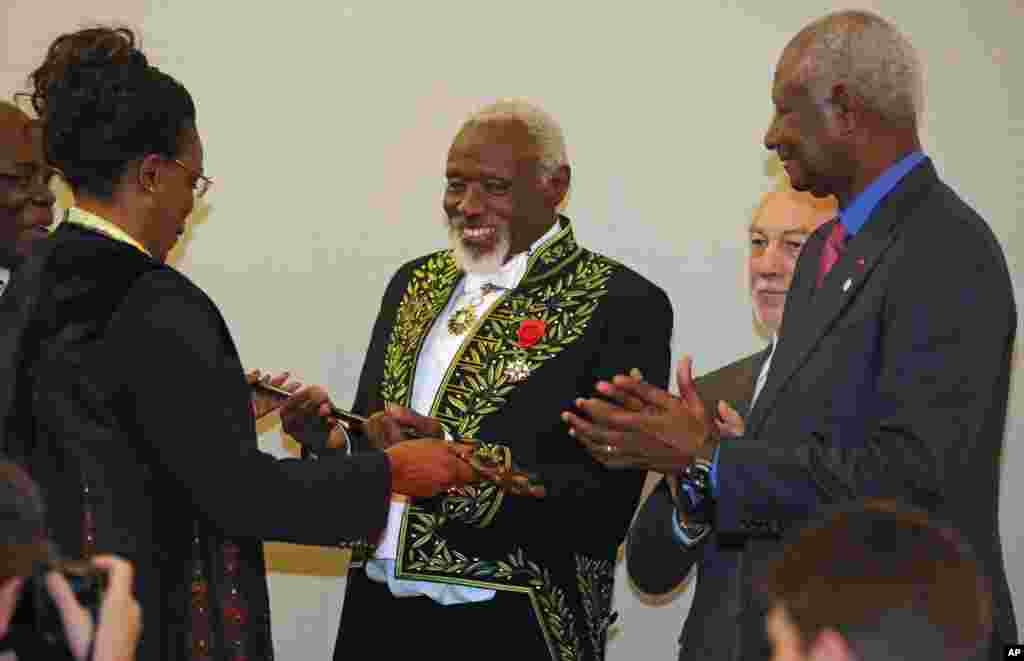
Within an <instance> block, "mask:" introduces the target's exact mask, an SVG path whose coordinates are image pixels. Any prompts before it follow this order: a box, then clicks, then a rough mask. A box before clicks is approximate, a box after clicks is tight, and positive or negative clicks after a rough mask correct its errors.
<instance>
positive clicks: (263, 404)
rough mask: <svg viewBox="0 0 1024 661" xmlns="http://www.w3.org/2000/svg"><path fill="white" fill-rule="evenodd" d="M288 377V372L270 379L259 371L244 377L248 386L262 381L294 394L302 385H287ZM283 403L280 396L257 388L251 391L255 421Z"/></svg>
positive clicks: (294, 383) (283, 400)
mask: <svg viewBox="0 0 1024 661" xmlns="http://www.w3.org/2000/svg"><path fill="white" fill-rule="evenodd" d="M289 376H291V373H290V372H281V373H280V374H278V375H277V376H275V377H271V376H270V375H269V374H261V373H260V371H259V370H252V371H250V372H249V373H247V374H246V375H245V381H246V383H248V384H249V385H250V386H252V385H254V384H256V383H257V382H259V381H263V382H264V383H269V384H270V385H272V386H277V387H278V388H284V389H285V390H287V391H288V392H295V391H296V390H298V389H299V388H301V387H302V384H301V383H299V382H298V381H292V382H290V383H288V377H289ZM284 402H285V398H284V397H282V396H280V395H277V394H275V393H272V392H268V391H266V390H261V389H259V388H253V389H252V410H253V416H254V417H255V418H256V419H257V420H259V419H260V418H262V417H263V416H265V415H268V414H270V413H273V412H274V411H276V410H277V409H279V408H281V406H282V405H283V404H284Z"/></svg>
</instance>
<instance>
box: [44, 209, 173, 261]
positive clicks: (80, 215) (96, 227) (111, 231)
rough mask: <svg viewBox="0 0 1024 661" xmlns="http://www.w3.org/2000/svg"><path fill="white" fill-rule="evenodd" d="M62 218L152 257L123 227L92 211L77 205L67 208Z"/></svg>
mask: <svg viewBox="0 0 1024 661" xmlns="http://www.w3.org/2000/svg"><path fill="white" fill-rule="evenodd" d="M64 220H65V221H66V222H69V223H71V224H73V225H79V226H81V227H86V228H88V229H91V230H93V231H94V232H99V233H100V234H103V235H104V236H107V237H109V238H111V239H113V240H115V241H120V242H121V243H127V244H128V245H130V246H132V247H133V248H136V249H138V250H140V251H141V252H143V253H144V254H145V255H146V256H147V257H150V258H152V257H153V255H151V254H150V253H149V251H148V250H146V249H145V248H143V247H142V244H141V243H139V242H138V241H137V240H136V239H135V238H134V237H132V236H131V235H130V234H128V232H125V231H124V230H123V229H121V228H120V227H118V226H117V225H115V224H114V223H112V222H110V221H109V220H107V219H106V218H102V217H100V216H97V215H96V214H94V213H89V212H88V211H85V210H84V209H80V208H78V207H71V208H70V209H68V211H67V214H66V215H65V216H64Z"/></svg>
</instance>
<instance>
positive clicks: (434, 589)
mask: <svg viewBox="0 0 1024 661" xmlns="http://www.w3.org/2000/svg"><path fill="white" fill-rule="evenodd" d="M446 177H447V186H446V189H445V193H444V210H445V213H446V220H445V222H446V224H447V229H448V233H449V237H450V240H451V249H450V250H445V251H442V252H437V253H433V254H430V255H427V256H425V257H422V258H420V259H417V260H414V261H413V262H410V263H408V264H406V265H405V266H403V267H402V268H401V269H399V271H398V272H397V273H396V275H395V276H394V277H393V279H392V280H391V282H390V284H389V285H388V287H387V291H386V292H385V294H384V299H383V302H382V304H381V311H380V315H379V316H378V318H377V321H376V324H375V326H374V329H373V334H372V338H371V342H370V349H369V353H368V355H367V358H366V363H365V365H364V366H363V371H362V374H361V376H360V381H359V389H358V395H357V397H356V402H355V406H354V408H355V410H356V411H357V412H361V413H366V414H374V415H373V417H372V418H371V423H370V425H369V434H368V435H367V436H368V438H366V439H363V442H364V443H367V444H376V445H386V444H387V443H389V442H391V441H392V440H395V439H397V438H400V437H401V436H400V434H399V433H398V432H397V427H398V424H399V423H401V424H404V425H411V426H414V427H417V428H418V429H420V430H421V431H432V432H433V433H439V432H440V431H442V430H443V432H444V433H446V434H447V435H449V436H452V437H461V438H464V439H476V440H478V441H479V443H480V444H481V445H482V449H483V450H484V451H486V452H487V453H488V454H489V455H490V456H491V457H492V458H493V459H496V460H500V461H503V462H504V463H505V465H508V466H517V467H519V468H521V469H523V470H526V471H529V472H531V473H533V474H535V475H536V476H537V477H538V479H539V482H540V483H541V484H542V485H543V494H544V495H543V497H536V496H528V495H518V494H516V493H512V492H509V491H508V490H505V489H502V488H500V487H498V486H497V485H495V484H494V483H486V482H485V483H484V484H483V485H482V486H479V487H472V488H460V489H455V490H451V491H450V492H449V493H447V494H442V495H441V496H440V497H436V498H433V499H420V500H412V501H408V502H401V501H400V499H397V498H396V499H395V500H393V502H392V509H391V515H390V517H389V522H388V527H387V530H386V531H385V533H384V534H383V535H382V537H381V539H380V540H379V543H378V544H377V546H376V548H375V549H369V550H368V551H367V553H368V556H369V557H368V561H367V563H366V567H365V570H364V569H361V568H360V569H354V570H352V571H351V572H350V573H349V579H348V588H347V590H348V592H347V594H346V597H345V604H344V610H343V612H342V618H341V627H340V631H339V636H338V643H337V646H336V649H335V658H336V659H347V658H352V657H353V656H357V655H360V654H363V653H364V650H365V649H377V650H380V651H381V653H385V654H386V655H388V656H389V657H393V658H411V657H412V656H413V655H415V654H423V653H426V654H428V655H430V656H438V655H440V656H443V657H444V658H446V659H449V660H453V659H454V660H457V659H475V658H478V657H479V656H480V655H481V654H488V653H490V651H491V650H490V648H492V647H493V646H495V645H498V646H500V647H501V652H502V656H505V657H508V658H523V659H540V658H550V659H553V660H554V659H601V658H603V656H604V647H605V641H606V632H607V627H608V625H609V623H610V622H611V621H612V619H613V617H614V616H613V615H612V613H611V610H610V607H611V603H610V601H611V595H612V581H613V567H614V562H615V554H616V548H617V547H618V545H619V543H620V542H621V540H622V538H623V537H624V535H625V532H626V530H627V527H628V524H629V520H630V517H631V515H632V513H633V510H634V508H635V506H636V503H637V499H638V497H639V493H640V488H641V486H642V481H643V473H642V472H639V471H609V470H608V469H606V468H605V467H604V466H601V465H600V464H599V463H598V462H595V461H594V460H593V459H592V458H591V457H589V456H588V455H587V453H586V452H584V451H583V450H582V449H580V448H578V447H575V446H574V444H572V443H568V442H567V441H568V440H569V439H568V437H567V436H566V430H565V428H564V426H563V425H562V424H561V421H560V420H559V414H560V412H561V410H562V409H563V408H564V407H565V406H568V405H571V401H572V397H573V396H574V393H575V392H578V391H579V389H580V388H584V389H590V388H593V387H594V384H595V383H596V382H597V380H599V379H601V378H610V377H611V376H612V375H613V374H615V373H618V372H620V371H623V370H626V371H629V370H630V369H632V368H638V369H640V370H642V371H643V373H644V374H645V375H647V376H648V378H649V379H650V380H651V382H653V383H656V384H660V385H662V386H664V385H665V384H666V383H667V378H668V363H669V360H670V350H669V338H670V334H671V329H672V311H671V306H670V304H669V301H668V298H667V296H666V295H665V293H664V292H663V291H662V290H661V289H660V288H658V287H656V286H655V285H653V284H651V283H650V282H648V281H647V280H645V279H644V278H642V277H641V276H639V275H638V274H636V273H634V272H633V271H631V270H629V269H627V268H625V267H624V266H622V265H621V264H619V263H617V262H615V261H613V260H611V259H609V258H607V257H604V256H601V255H598V254H595V253H592V252H590V251H588V250H586V249H584V248H582V247H581V246H580V245H579V244H577V243H576V239H575V237H574V235H573V229H572V226H571V225H570V223H569V220H568V218H565V217H564V216H560V215H558V213H557V208H558V205H559V204H560V203H561V202H562V200H563V198H564V196H565V194H566V191H567V190H568V186H569V178H570V169H569V163H568V160H567V158H566V154H565V145H564V139H563V137H562V134H561V130H560V129H559V128H558V126H557V124H556V123H555V122H554V120H552V119H551V118H550V117H549V116H548V115H547V114H546V113H544V112H543V111H541V110H540V109H538V108H536V107H534V106H531V105H529V104H527V103H525V102H521V101H499V102H497V103H495V104H492V105H490V106H488V107H486V108H484V109H482V110H480V111H478V112H477V113H475V114H474V115H473V116H472V117H471V118H470V119H469V120H468V121H467V122H466V123H465V124H464V125H463V126H462V128H461V130H460V131H459V133H458V135H457V136H456V138H455V140H454V143H453V144H452V147H451V150H450V151H449V153H448V161H447V172H446ZM385 407H387V410H386V411H385ZM426 416H429V417H426ZM357 443H358V440H354V441H353V445H356V444H357ZM399 597H408V598H399ZM385 620H386V621H388V622H389V623H390V624H389V627H390V628H391V630H392V631H393V632H394V634H395V635H392V636H390V637H388V639H387V640H386V641H382V640H381V638H380V635H379V633H378V632H379V630H380V626H381V622H382V621H385ZM441 645H443V647H441Z"/></svg>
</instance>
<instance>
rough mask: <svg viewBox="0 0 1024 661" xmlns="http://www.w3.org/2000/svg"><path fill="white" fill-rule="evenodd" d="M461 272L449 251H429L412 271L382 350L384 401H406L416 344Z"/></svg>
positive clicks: (437, 312) (445, 299) (382, 392)
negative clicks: (389, 336)
mask: <svg viewBox="0 0 1024 661" xmlns="http://www.w3.org/2000/svg"><path fill="white" fill-rule="evenodd" d="M461 276H462V272H461V271H459V269H458V267H457V266H456V265H455V260H454V259H452V256H451V253H450V252H439V253H435V254H434V255H431V256H430V257H429V258H428V259H427V260H426V261H425V262H424V263H423V264H422V265H421V266H420V267H418V268H416V269H415V270H414V271H413V273H412V277H411V278H410V279H409V284H408V286H407V287H406V290H405V294H404V295H403V296H402V301H401V303H399V305H398V313H397V314H396V316H395V325H394V327H393V328H392V330H391V338H390V340H389V341H388V345H387V347H386V348H385V350H384V378H383V381H382V382H381V386H380V394H381V397H382V398H384V400H385V401H388V402H394V403H396V404H408V399H409V397H410V396H411V395H412V392H411V390H410V389H409V386H410V384H411V383H412V375H413V370H414V368H415V366H416V357H417V355H418V354H419V348H420V345H421V344H422V343H423V340H424V338H425V337H426V335H427V332H428V331H429V330H430V326H431V324H432V323H433V321H434V319H435V318H436V317H437V315H438V314H440V312H441V310H442V309H444V306H445V304H446V303H447V302H448V298H449V297H450V296H451V294H452V290H453V289H454V288H455V283H456V282H458V280H459V278H460V277H461Z"/></svg>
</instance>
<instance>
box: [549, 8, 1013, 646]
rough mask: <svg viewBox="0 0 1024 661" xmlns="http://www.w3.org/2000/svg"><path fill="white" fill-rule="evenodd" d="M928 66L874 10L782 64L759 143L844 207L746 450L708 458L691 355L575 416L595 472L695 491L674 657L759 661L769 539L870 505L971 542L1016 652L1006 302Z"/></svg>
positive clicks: (806, 44)
mask: <svg viewBox="0 0 1024 661" xmlns="http://www.w3.org/2000/svg"><path fill="white" fill-rule="evenodd" d="M919 71H920V70H919V66H918V63H917V60H916V58H915V56H914V53H913V49H912V47H911V46H910V44H909V42H908V41H907V40H906V38H905V37H903V36H902V35H901V34H900V33H899V32H898V31H897V30H896V29H895V28H894V27H893V26H892V25H890V24H889V23H887V22H885V21H884V20H882V19H880V18H878V17H877V16H875V15H873V14H868V13H865V12H841V13H837V14H832V15H829V16H826V17H824V18H822V19H820V20H818V21H815V22H814V23H812V24H810V25H809V26H807V27H806V28H804V29H803V30H802V31H801V32H800V33H798V34H797V35H796V37H794V38H793V40H792V41H791V42H790V43H789V45H788V46H787V47H786V49H785V50H784V52H783V54H782V57H781V59H780V61H779V64H778V67H777V69H776V73H775V80H774V85H773V90H772V98H773V102H774V104H775V108H776V114H775V117H774V119H773V121H772V123H771V126H770V128H769V130H768V132H767V135H766V136H765V146H766V147H767V148H768V149H771V150H774V151H776V152H777V153H778V155H779V157H780V158H781V159H782V161H783V164H784V166H785V168H786V171H787V172H788V174H789V177H790V180H791V182H792V184H793V186H794V187H795V188H797V189H798V190H807V191H810V192H812V193H814V194H815V195H826V194H834V195H835V196H836V197H837V198H838V200H839V204H840V210H841V211H840V218H839V219H838V221H836V222H830V223H826V224H825V225H823V226H822V227H821V228H820V229H819V230H818V231H817V232H815V233H814V235H812V237H811V238H810V240H809V241H808V243H807V245H806V246H805V247H804V249H803V251H802V253H801V256H800V259H799V261H798V262H797V266H796V271H795V274H794V278H793V284H792V287H791V288H790V291H789V293H788V294H787V300H786V314H785V318H784V320H783V324H782V328H781V330H780V334H779V343H778V346H777V348H776V350H775V355H774V356H773V359H772V365H771V368H770V370H769V371H768V374H767V379H766V382H765V385H764V387H763V390H762V391H761V393H760V394H759V396H758V398H757V401H756V403H755V405H754V407H753V409H752V410H751V411H750V412H749V413H748V414H747V416H746V418H745V420H744V431H743V435H742V437H741V438H735V439H732V438H730V439H724V440H722V442H721V443H719V442H718V441H719V433H718V430H717V428H716V426H715V425H714V423H713V422H712V421H711V419H710V417H709V415H708V412H707V411H706V408H705V406H704V405H703V404H702V403H701V400H700V398H699V397H698V396H697V394H696V391H695V389H694V385H693V381H692V379H691V378H690V375H689V364H690V361H689V360H688V359H684V361H683V364H682V365H681V368H680V370H679V374H678V380H679V388H680V393H681V396H680V397H675V396H673V395H670V394H669V393H667V392H665V391H661V390H658V389H656V388H653V387H651V386H649V385H648V384H644V383H640V382H638V381H637V380H636V379H632V378H630V377H628V376H618V377H616V378H615V379H614V382H613V383H606V384H599V386H598V389H599V391H600V392H602V394H604V395H606V396H610V397H614V398H616V399H617V400H618V401H619V403H620V406H615V405H611V404H608V403H606V402H604V401H601V400H598V399H590V400H585V401H582V402H580V406H581V407H582V408H583V410H584V411H585V412H586V415H587V418H586V419H585V418H581V417H578V416H572V415H571V414H568V415H567V419H568V420H569V422H570V424H571V425H572V427H573V429H574V430H575V435H576V436H577V437H578V438H580V439H582V440H584V441H585V442H586V443H587V444H588V447H590V448H591V450H592V452H594V454H595V455H596V456H607V455H608V454H609V453H608V452H607V449H608V448H611V454H612V455H614V454H616V453H617V452H623V453H630V454H642V449H643V448H651V449H652V450H653V449H658V457H659V458H658V461H659V463H660V464H661V465H662V467H663V468H664V469H665V470H666V471H667V472H677V473H683V474H684V481H685V484H687V485H690V486H691V488H690V489H689V490H685V489H684V490H681V492H680V493H681V495H682V496H684V498H683V499H681V500H682V503H683V509H684V510H685V511H684V512H683V515H684V517H683V518H685V519H686V523H687V524H688V525H690V526H691V527H693V528H694V529H695V530H698V531H699V530H700V528H698V526H707V527H710V529H711V530H712V531H713V532H712V533H711V534H707V533H705V535H704V537H703V540H702V541H698V543H700V544H703V545H705V546H706V547H707V548H705V549H704V552H703V556H702V574H701V579H700V580H699V581H698V586H697V591H696V596H695V598H694V602H693V606H692V608H691V611H690V615H689V617H688V619H687V622H686V626H685V629H684V634H683V640H682V650H681V653H680V658H683V659H759V658H765V657H766V656H767V654H768V649H767V642H766V640H765V636H764V615H765V611H766V609H767V606H766V604H765V600H764V599H763V597H761V596H760V595H759V592H758V590H757V589H756V585H757V583H756V580H757V577H758V575H759V574H760V572H761V570H762V567H763V565H764V563H765V561H766V560H768V559H769V558H771V557H772V556H773V555H774V554H776V553H777V552H778V549H779V543H778V537H779V534H780V533H781V532H782V531H784V530H785V529H787V528H789V527H792V526H793V525H794V524H797V523H799V522H802V521H804V520H805V519H806V518H807V517H808V516H809V515H811V514H812V513H814V512H815V511H817V510H818V509H820V508H821V507H823V506H826V505H830V504H834V503H839V502H844V501H851V500H856V499H860V498H864V497H878V496H884V497H891V498H895V499H899V500H903V501H907V502H910V503H913V504H915V505H917V506H920V507H922V508H924V509H926V510H929V511H931V512H933V513H936V514H938V515H939V516H940V518H943V519H947V520H949V521H951V522H952V523H953V524H954V525H956V526H957V527H959V528H960V529H961V530H962V531H963V532H964V533H965V536H966V538H967V539H968V540H969V542H970V543H971V544H972V545H973V546H974V547H975V549H976V551H977V553H978V555H979V558H980V560H981V563H982V566H983V567H984V570H985V572H986V573H987V574H988V575H989V577H990V578H991V580H992V584H993V602H994V611H995V618H994V619H995V634H994V637H995V639H996V640H997V641H1013V640H1014V639H1015V638H1016V626H1015V623H1014V617H1013V609H1012V606H1011V603H1010V594H1009V589H1008V586H1007V583H1006V576H1005V572H1004V568H1003V560H1002V550H1001V545H1000V541H999V534H998V516H997V507H996V501H997V496H998V488H999V470H998V467H999V464H998V458H999V452H1000V447H1001V444H1002V437H1003V428H1004V425H1005V420H1006V405H1007V397H1008V389H1009V375H1010V356H1011V350H1012V346H1013V342H1014V336H1015V332H1016V327H1017V312H1016V306H1015V304H1014V300H1013V292H1012V289H1011V285H1010V277H1009V273H1008V271H1007V267H1006V260H1005V258H1004V256H1003V252H1002V250H1001V248H1000V247H999V244H998V243H997V241H996V239H995V237H994V236H993V234H992V232H991V230H990V229H989V227H988V225H987V224H986V223H985V221H984V220H983V219H982V218H981V217H979V216H978V214H977V213H976V212H975V211H974V210H973V209H971V208H970V207H969V206H968V205H967V204H966V203H965V202H964V201H963V200H961V199H960V197H959V196H957V194H956V193H955V192H953V190H952V189H950V188H949V186H947V185H946V184H945V183H943V182H942V181H941V180H940V179H939V177H938V175H937V173H936V170H935V167H934V166H933V164H932V162H931V160H930V159H929V158H928V157H927V156H925V155H924V153H923V152H922V149H921V145H920V142H919V139H918V134H917V119H918V115H919V110H920V98H921V94H920V91H921V83H920V80H921V79H920V75H919ZM703 460H706V461H703ZM992 651H993V653H995V654H998V653H1000V652H1001V651H1002V647H1001V645H999V644H995V645H993V650H992Z"/></svg>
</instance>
